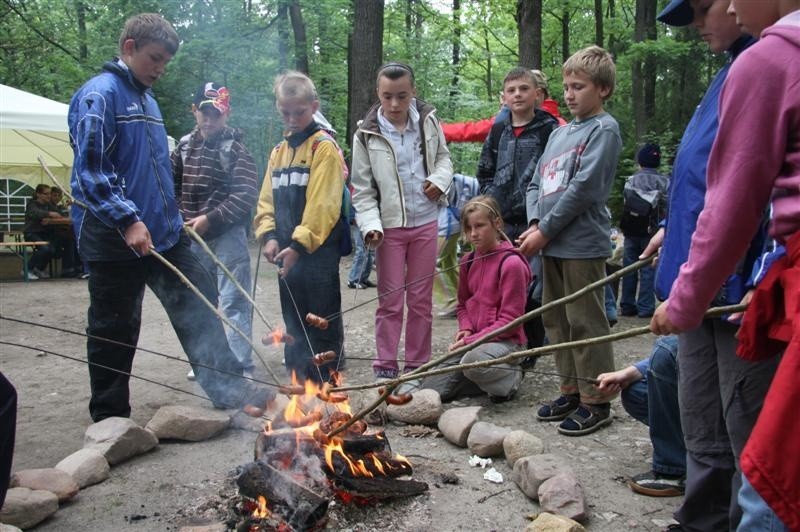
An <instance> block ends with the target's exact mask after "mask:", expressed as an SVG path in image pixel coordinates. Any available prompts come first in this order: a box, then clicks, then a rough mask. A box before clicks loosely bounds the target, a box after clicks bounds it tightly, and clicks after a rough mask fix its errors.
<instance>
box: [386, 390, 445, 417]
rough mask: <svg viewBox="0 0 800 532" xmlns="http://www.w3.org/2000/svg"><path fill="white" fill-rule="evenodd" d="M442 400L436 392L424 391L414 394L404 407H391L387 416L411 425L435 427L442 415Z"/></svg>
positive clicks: (388, 408) (387, 408) (387, 410)
mask: <svg viewBox="0 0 800 532" xmlns="http://www.w3.org/2000/svg"><path fill="white" fill-rule="evenodd" d="M442 410H443V409H442V399H441V397H439V392H437V391H436V390H430V389H423V390H416V391H415V392H414V393H413V399H412V400H411V401H409V402H408V403H406V404H404V405H389V406H388V407H386V416H387V417H388V418H389V419H391V420H394V421H402V422H403V423H408V424H410V425H435V424H436V423H437V422H438V421H439V418H440V417H441V415H442Z"/></svg>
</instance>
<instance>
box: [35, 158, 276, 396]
mask: <svg viewBox="0 0 800 532" xmlns="http://www.w3.org/2000/svg"><path fill="white" fill-rule="evenodd" d="M38 159H39V164H41V165H42V168H43V169H44V171H45V173H46V174H47V175H48V177H49V178H50V179H51V180H52V181H53V182H54V183H56V185H58V186H60V184H59V183H58V181H56V178H55V176H54V175H53V173H52V172H51V171H50V168H48V167H47V163H45V162H44V159H42V157H41V155H40V156H39V157H38ZM63 192H64V194H65V195H66V196H67V197H68V198H69V199H70V200H71V201H72V203H74V204H75V205H77V206H78V207H81V208H83V209H86V210H89V206H88V205H86V204H85V203H83V202H82V201H79V200H77V199H75V196H73V195H72V194H71V193H70V192H69V191H67V190H64V191H63ZM184 227H185V226H184ZM150 254H151V255H152V256H153V257H155V258H156V259H157V260H158V261H159V262H161V264H163V265H164V266H166V267H167V269H169V270H170V271H171V272H172V273H174V274H175V275H177V276H178V279H180V280H181V282H182V283H183V284H184V285H186V287H187V288H189V290H191V291H192V292H193V293H194V294H195V295H196V296H197V297H198V298H200V301H202V302H203V304H204V305H205V306H207V307H208V308H209V309H211V311H212V312H213V313H214V314H215V315H216V316H217V317H218V318H219V319H220V320H222V322H223V323H224V324H225V325H227V326H228V327H230V328H231V330H232V331H234V332H235V333H236V334H238V335H239V336H241V337H242V338H243V339H244V340H245V341H246V342H247V343H248V344H250V347H251V348H252V350H253V352H254V353H255V354H256V357H257V358H258V360H259V361H260V362H261V364H262V365H263V366H264V369H266V370H267V373H269V374H270V376H271V377H272V378H273V379H275V382H280V379H279V378H278V376H277V375H276V374H275V372H274V371H273V370H272V368H271V367H270V365H269V364H267V361H266V360H264V358H263V357H262V356H261V353H259V352H258V349H256V346H255V344H254V343H253V340H252V338H250V337H248V336H247V335H246V334H244V333H243V332H242V331H241V329H239V328H238V327H237V326H236V325H234V324H233V323H232V322H231V321H230V320H229V319H228V318H227V316H225V315H224V314H223V313H222V312H220V310H219V309H218V308H217V306H216V305H214V304H213V303H211V301H209V300H208V298H206V296H205V295H204V294H203V293H202V292H201V291H200V289H199V288H197V287H196V286H195V285H194V283H192V282H191V281H190V280H189V278H188V277H186V276H185V275H184V274H183V272H181V271H180V270H179V269H178V268H176V267H175V266H174V265H173V264H172V263H171V262H170V261H168V260H167V259H166V258H165V257H164V256H163V255H161V253H159V252H158V251H156V248H155V247H153V246H152V245H151V246H150Z"/></svg>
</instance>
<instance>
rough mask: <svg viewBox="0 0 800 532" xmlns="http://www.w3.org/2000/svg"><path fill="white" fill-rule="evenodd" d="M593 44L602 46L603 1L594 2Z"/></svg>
mask: <svg viewBox="0 0 800 532" xmlns="http://www.w3.org/2000/svg"><path fill="white" fill-rule="evenodd" d="M612 1H613V0H612ZM594 43H595V44H596V45H597V46H603V0H594Z"/></svg>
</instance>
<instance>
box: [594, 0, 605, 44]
mask: <svg viewBox="0 0 800 532" xmlns="http://www.w3.org/2000/svg"><path fill="white" fill-rule="evenodd" d="M594 43H595V44H596V45H597V46H603V0H594Z"/></svg>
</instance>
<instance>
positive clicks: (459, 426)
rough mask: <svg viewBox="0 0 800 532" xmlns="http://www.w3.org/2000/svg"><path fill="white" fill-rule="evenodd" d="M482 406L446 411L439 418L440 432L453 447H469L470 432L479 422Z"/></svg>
mask: <svg viewBox="0 0 800 532" xmlns="http://www.w3.org/2000/svg"><path fill="white" fill-rule="evenodd" d="M481 410H482V408H481V407H480V406H467V407H461V408H450V409H448V410H445V411H444V413H443V414H442V416H441V417H440V418H439V432H441V433H442V434H443V435H444V437H445V439H446V440H447V441H449V442H450V443H452V444H453V445H458V446H459V447H466V446H467V438H468V437H469V431H470V429H472V425H474V424H475V423H476V422H477V421H478V415H479V414H480V411H481Z"/></svg>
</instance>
